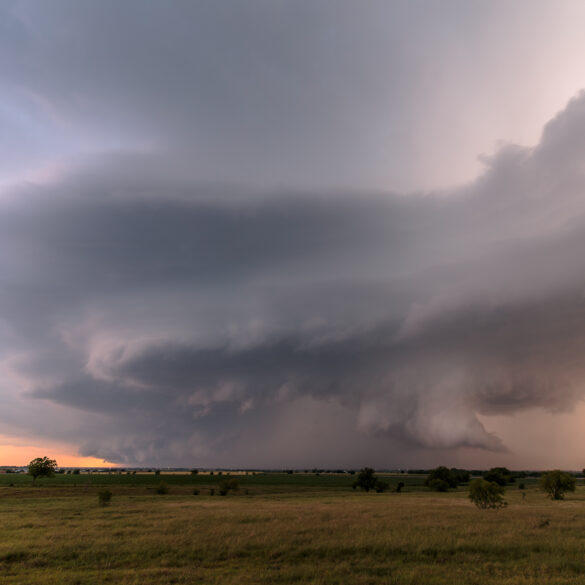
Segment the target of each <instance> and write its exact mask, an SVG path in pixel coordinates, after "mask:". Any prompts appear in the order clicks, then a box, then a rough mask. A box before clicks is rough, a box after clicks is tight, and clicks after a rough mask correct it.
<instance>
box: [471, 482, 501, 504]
mask: <svg viewBox="0 0 585 585" xmlns="http://www.w3.org/2000/svg"><path fill="white" fill-rule="evenodd" d="M469 499H470V500H471V501H472V502H473V503H474V504H475V505H476V506H477V507H478V508H479V509H480V510H487V509H490V508H491V509H497V508H503V507H504V506H506V502H505V500H504V488H503V486H501V485H499V484H497V483H495V482H493V481H486V480H485V479H474V480H473V481H472V482H471V483H470V484H469Z"/></svg>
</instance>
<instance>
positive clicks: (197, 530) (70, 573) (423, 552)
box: [0, 474, 585, 585]
mask: <svg viewBox="0 0 585 585" xmlns="http://www.w3.org/2000/svg"><path fill="white" fill-rule="evenodd" d="M221 479H222V478H221V477H217V476H215V477H214V476H205V475H199V476H190V475H172V476H171V475H164V474H162V475H161V476H154V475H153V474H144V475H140V474H136V475H118V474H113V475H110V476H108V475H99V476H98V475H95V474H92V475H91V476H85V475H78V476H74V475H65V476H56V477H54V478H50V479H42V480H40V481H38V486H36V487H34V488H33V487H31V485H30V483H31V482H30V478H28V477H25V476H17V475H10V476H1V477H0V514H1V518H2V532H1V533H0V535H1V536H0V583H2V584H3V585H4V584H6V585H16V584H18V585H28V584H31V585H41V584H42V585H51V584H79V585H81V584H83V585H85V584H102V583H121V584H141V585H154V584H157V585H158V584H161V585H162V584H170V583H180V584H186V583H202V584H211V585H213V584H224V583H225V584H228V583H229V584H236V583H238V584H240V583H241V584H269V583H270V584H279V583H282V584H284V583H311V584H322V585H325V584H327V585H329V584H340V585H341V584H344V585H345V584H348V585H349V584H351V585H374V584H413V585H414V584H417V585H419V584H423V585H424V584H429V585H433V584H466V585H467V584H478V585H479V584H481V585H483V584H487V585H490V584H496V583H497V584H516V583H518V584H529V583H538V584H545V583H546V584H553V585H560V584H572V583H575V584H576V583H579V584H583V583H585V490H584V488H583V487H582V486H579V487H578V488H577V492H576V493H574V494H570V495H569V496H568V497H567V500H565V501H563V502H552V501H550V500H547V499H546V498H545V496H544V494H542V493H541V492H539V491H538V490H537V488H536V486H534V485H527V489H526V490H525V496H523V495H522V492H521V491H520V490H518V489H517V488H515V487H511V488H509V489H508V490H507V494H506V497H507V500H508V501H509V505H508V507H507V508H505V509H503V510H499V511H479V510H477V509H476V508H475V507H474V506H473V505H472V504H471V503H470V502H469V501H468V499H467V492H466V490H465V489H460V490H458V491H454V492H449V493H445V494H439V493H431V492H428V491H426V490H424V488H422V481H423V480H424V478H422V477H420V476H419V477H409V478H407V481H405V479H404V476H401V477H400V479H401V481H405V483H406V484H407V487H406V491H405V493H400V494H397V493H384V494H375V493H368V494H366V493H360V492H355V491H353V490H352V489H351V487H350V486H351V482H352V480H353V479H352V478H351V477H350V476H345V475H340V476H334V475H329V474H321V475H320V476H315V475H314V474H306V475H305V474H293V475H287V474H265V475H260V474H257V475H248V476H240V477H239V478H238V480H239V483H240V490H239V492H238V493H237V494H229V495H228V496H226V497H220V496H218V495H213V496H211V495H209V490H210V489H212V488H213V487H214V486H215V489H216V492H215V493H216V494H217V484H218V482H219V481H220V480H221ZM396 479H398V478H396ZM160 481H164V482H165V483H166V484H167V485H168V486H169V493H168V494H167V495H157V494H156V493H155V487H156V485H157V483H158V482H160ZM391 481H395V480H394V479H392V478H391ZM10 483H13V484H14V485H13V486H10V485H9V484H10ZM103 485H107V487H108V489H110V490H111V492H112V493H113V498H112V501H111V504H110V505H109V506H105V507H102V506H99V505H98V499H97V493H98V491H99V490H100V489H102V488H101V486H103ZM194 489H197V490H199V494H198V495H193V490H194ZM246 490H247V494H246Z"/></svg>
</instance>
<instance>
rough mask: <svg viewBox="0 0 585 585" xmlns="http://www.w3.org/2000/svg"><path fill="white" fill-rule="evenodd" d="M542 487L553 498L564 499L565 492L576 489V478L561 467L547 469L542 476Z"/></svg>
mask: <svg viewBox="0 0 585 585" xmlns="http://www.w3.org/2000/svg"><path fill="white" fill-rule="evenodd" d="M540 488H541V489H542V490H543V491H545V492H546V493H547V495H548V497H549V498H550V499H551V500H563V499H564V498H565V492H574V491H575V478H574V477H573V476H572V475H571V474H570V473H565V472H564V471H560V470H559V469H555V470H554V471H547V472H546V473H543V474H542V475H541V477H540Z"/></svg>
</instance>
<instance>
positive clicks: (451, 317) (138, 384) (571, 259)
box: [0, 96, 585, 464]
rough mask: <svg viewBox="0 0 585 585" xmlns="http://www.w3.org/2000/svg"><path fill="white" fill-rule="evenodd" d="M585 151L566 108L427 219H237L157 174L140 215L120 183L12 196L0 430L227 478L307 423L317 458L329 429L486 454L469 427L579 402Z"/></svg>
mask: <svg viewBox="0 0 585 585" xmlns="http://www.w3.org/2000/svg"><path fill="white" fill-rule="evenodd" d="M584 135H585V97H581V96H580V97H578V98H576V99H575V100H573V101H572V102H571V103H570V104H569V106H568V107H567V109H566V110H565V111H564V112H562V113H561V114H559V115H558V116H557V117H556V118H555V119H554V120H553V121H551V122H550V123H549V124H548V125H547V127H546V128H545V131H544V133H543V137H542V141H541V143H540V144H539V145H538V146H537V147H535V148H532V149H528V148H508V149H504V150H502V151H501V152H500V153H499V154H498V155H497V156H496V157H494V158H493V159H492V160H491V161H490V162H489V163H488V166H487V168H486V170H485V173H484V174H483V175H482V176H481V177H480V178H479V179H478V180H477V181H476V182H474V183H473V184H470V185H469V186H467V187H464V188H461V189H459V190H457V191H454V192H452V193H447V194H444V195H443V197H441V198H439V199H437V198H436V197H428V196H427V197H423V196H409V197H400V196H394V195H385V196H380V197H373V196H368V195H363V194H362V195H360V196H359V197H357V196H356V195H357V194H354V193H346V194H331V193H329V194H327V195H320V196H319V195H314V196H312V197H309V196H306V195H302V194H295V193H290V192H288V193H273V192H269V193H248V195H247V196H246V197H243V198H242V196H241V194H240V193H233V192H232V191H231V188H229V187H226V188H222V187H221V186H219V185H215V186H213V187H206V186H201V185H197V184H192V185H182V186H181V187H180V188H179V187H177V186H176V185H175V184H174V183H173V180H172V178H171V177H165V176H163V175H162V174H160V173H159V174H158V177H157V186H156V193H146V194H144V185H142V184H141V179H140V177H137V180H136V182H135V183H133V181H132V180H131V178H129V177H128V176H126V175H125V173H124V172H123V171H122V170H121V169H120V167H119V165H117V164H116V162H115V161H109V162H103V163H100V165H99V167H98V169H97V170H96V169H95V168H86V169H84V170H83V171H79V172H77V173H75V174H74V175H70V176H69V175H67V176H64V177H63V178H61V179H60V180H58V181H57V182H55V183H53V184H51V185H48V186H41V185H28V186H21V187H19V188H15V189H14V190H13V191H12V192H10V194H11V195H12V196H11V197H7V198H5V200H4V201H3V202H2V210H1V211H2V213H1V215H0V234H1V236H0V239H1V242H0V244H1V245H0V249H1V250H2V251H3V252H2V255H1V262H2V271H1V273H2V275H3V276H2V297H1V298H0V305H1V314H2V315H3V319H2V339H3V342H2V356H3V359H2V369H3V371H4V372H5V376H4V377H3V380H4V382H3V386H4V388H3V394H2V396H3V399H2V400H3V401H5V402H6V404H5V405H4V407H3V408H2V411H1V412H2V415H1V416H2V419H3V424H5V425H12V426H13V427H15V428H19V429H23V428H24V429H28V432H34V431H38V430H39V428H38V425H39V419H38V417H40V416H41V415H40V413H41V412H43V413H44V416H43V419H42V421H43V428H42V432H43V433H44V434H46V435H48V436H52V437H55V438H59V439H72V438H75V440H77V441H79V442H80V444H81V450H82V453H83V454H86V455H96V456H100V457H106V458H109V459H112V460H116V461H123V462H140V461H144V462H163V461H172V462H173V463H187V462H197V461H203V462H211V461H213V459H214V458H217V460H219V461H224V462H229V463H232V464H235V463H237V461H236V460H235V457H236V456H237V457H241V458H243V459H244V460H245V462H246V463H254V462H255V458H254V452H255V449H258V448H259V447H258V445H261V444H263V443H265V442H268V443H270V445H271V447H270V450H269V451H270V453H272V454H273V456H274V457H275V458H277V457H278V452H279V449H280V448H281V447H282V448H285V445H279V442H278V440H279V439H278V437H279V435H278V432H277V431H276V430H275V427H278V425H279V424H281V423H280V421H281V419H282V420H284V419H285V418H286V419H287V420H288V424H289V425H292V427H293V428H294V426H295V424H299V425H301V427H302V420H303V419H305V418H306V417H308V416H311V415H310V414H309V413H308V412H307V410H311V409H314V408H318V409H319V421H318V424H317V425H315V426H314V427H313V428H311V430H310V433H311V435H312V438H313V440H314V441H315V442H319V441H320V440H322V438H323V437H322V435H324V434H326V435H330V433H331V432H334V431H332V430H331V427H335V426H336V424H339V425H341V426H342V428H339V429H337V432H339V434H340V435H344V436H346V437H351V440H352V441H359V437H360V436H361V435H364V436H368V435H373V436H374V437H376V441H377V442H376V445H377V448H378V449H382V445H383V444H384V442H383V440H381V438H383V437H388V441H389V444H397V443H395V442H396V441H398V444H403V445H406V447H407V448H408V446H409V445H410V446H411V447H416V446H418V447H425V448H443V449H448V448H458V447H474V448H477V447H479V448H482V449H487V450H503V449H505V448H506V446H505V445H503V444H502V443H501V441H500V440H499V439H498V438H497V437H496V436H494V435H493V434H491V433H490V432H489V429H486V428H484V426H483V425H482V424H481V423H480V421H479V420H478V418H477V415H478V414H502V413H515V412H519V411H522V410H526V409H530V408H534V407H542V408H545V409H549V410H552V411H566V410H570V409H572V408H573V407H574V406H575V404H576V403H577V401H579V400H580V399H582V397H583V379H584V376H585V371H584V366H583V363H582V359H581V356H582V354H583V351H584V350H585V338H584V336H583V331H584V330H585V327H584V326H585V300H584V292H585V291H584V289H583V276H582V275H583V274H584V273H585V272H584V269H585V260H584V258H583V256H582V254H581V251H582V250H583V249H584V247H585V216H584V212H585V204H584V203H583V201H582V190H583V186H584V184H585V183H584V179H585V177H584V176H583V167H582V164H581V161H582V160H584V159H585V144H584V143H583V141H582V140H581V137H582V136H584ZM142 162H143V163H144V164H145V165H148V158H147V157H146V158H145V159H144V161H142ZM139 163H140V157H139V156H138V155H137V156H136V157H134V164H135V165H136V167H138V166H139ZM96 175H97V177H98V180H97V181H96ZM100 177H104V179H103V183H101V182H100V180H99V178H100ZM118 184H120V185H121V187H120V190H119V191H117V189H116V186H117V185H118ZM210 189H211V192H213V193H215V192H217V193H219V194H220V195H221V196H215V195H214V196H213V197H211V196H210ZM158 193H164V195H163V196H159V195H158ZM15 381H16V383H15ZM19 388H20V390H19ZM307 400H309V402H307ZM303 404H305V406H306V408H302V407H301V406H302V405H303ZM316 404H318V405H319V406H318V407H315V405H316ZM23 405H26V408H24V407H23ZM58 407H67V410H66V413H67V414H66V415H65V414H64V411H63V410H60V409H59V408H58ZM54 408H56V410H55V414H53V410H54ZM29 411H33V414H32V415H31V414H30V412H29ZM291 416H294V417H295V418H296V419H298V420H297V421H293V422H291V421H290V417H291ZM282 440H283V441H286V442H287V444H288V442H289V441H291V437H290V436H285V437H284V438H282ZM292 440H293V441H294V438H293V439H292ZM368 440H369V439H368ZM299 443H300V444H301V443H302V441H299ZM364 444H366V443H364ZM286 448H288V447H286ZM305 448H307V447H306V446H305ZM368 448H369V447H368ZM263 450H264V451H266V447H265V446H264V447H263ZM317 451H319V449H318V448H317ZM358 451H359V449H358ZM304 455H305V456H306V457H307V458H308V459H311V458H312V456H311V454H310V452H309V453H304ZM322 455H323V454H322V453H320V454H319V456H322ZM377 457H378V459H379V460H380V459H382V454H381V453H380V454H378V455H377ZM301 458H302V457H298V458H297V460H300V459H301ZM388 458H389V460H391V456H390V455H389V456H388ZM268 459H269V457H268V456H267V455H266V454H263V455H262V456H261V457H259V460H260V461H261V462H267V460H268ZM276 460H277V459H275V461H276Z"/></svg>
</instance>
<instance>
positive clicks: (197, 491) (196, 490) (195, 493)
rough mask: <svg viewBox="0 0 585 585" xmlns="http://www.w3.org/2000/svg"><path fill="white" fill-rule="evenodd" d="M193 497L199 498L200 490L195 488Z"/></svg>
mask: <svg viewBox="0 0 585 585" xmlns="http://www.w3.org/2000/svg"><path fill="white" fill-rule="evenodd" d="M193 495H194V496H198V495H199V490H198V489H197V488H195V489H194V490H193Z"/></svg>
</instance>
